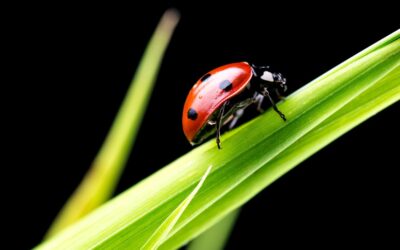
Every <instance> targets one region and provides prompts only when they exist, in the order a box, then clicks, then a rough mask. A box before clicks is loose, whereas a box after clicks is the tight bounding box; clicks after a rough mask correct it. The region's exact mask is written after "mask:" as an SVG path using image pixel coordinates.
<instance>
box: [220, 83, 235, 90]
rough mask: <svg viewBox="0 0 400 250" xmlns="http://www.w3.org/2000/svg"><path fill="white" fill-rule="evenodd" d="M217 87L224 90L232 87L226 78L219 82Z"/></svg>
mask: <svg viewBox="0 0 400 250" xmlns="http://www.w3.org/2000/svg"><path fill="white" fill-rule="evenodd" d="M219 88H220V89H223V90H224V91H229V90H231V89H232V83H231V82H230V81H228V80H225V81H223V82H221V83H220V84H219Z"/></svg>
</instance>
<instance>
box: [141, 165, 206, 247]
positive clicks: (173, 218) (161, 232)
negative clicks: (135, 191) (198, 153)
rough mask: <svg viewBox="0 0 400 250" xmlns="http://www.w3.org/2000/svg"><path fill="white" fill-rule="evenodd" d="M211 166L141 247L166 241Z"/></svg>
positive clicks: (156, 245)
mask: <svg viewBox="0 0 400 250" xmlns="http://www.w3.org/2000/svg"><path fill="white" fill-rule="evenodd" d="M210 170H211V166H209V167H208V169H207V171H206V172H205V174H204V175H203V177H202V178H201V179H200V181H199V184H197V186H196V187H195V188H194V189H193V191H192V192H191V193H190V194H189V196H188V197H186V199H185V200H184V201H182V203H181V204H179V206H178V207H177V208H176V209H175V210H174V211H173V212H172V213H171V214H170V215H169V216H168V217H167V218H166V219H165V220H164V222H163V223H162V224H161V225H160V226H159V227H158V228H157V229H156V231H155V232H154V233H153V235H152V236H151V237H150V238H149V240H148V241H147V242H146V243H145V244H144V245H143V247H142V248H141V249H143V250H145V249H146V250H147V249H157V248H158V246H159V245H161V243H162V242H163V241H164V239H165V238H166V237H167V235H168V234H169V232H171V230H172V228H173V227H174V226H175V224H176V222H177V221H178V219H179V218H180V217H181V215H182V213H183V212H184V211H185V209H186V208H187V206H189V204H190V202H191V201H192V200H193V198H194V196H195V195H196V194H197V192H198V191H199V190H200V188H201V186H202V185H203V183H204V181H205V180H206V178H207V175H208V174H209V173H210Z"/></svg>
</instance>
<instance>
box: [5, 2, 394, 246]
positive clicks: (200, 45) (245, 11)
mask: <svg viewBox="0 0 400 250" xmlns="http://www.w3.org/2000/svg"><path fill="white" fill-rule="evenodd" d="M141 4H143V3H141ZM265 4H266V5H265V6H261V5H260V3H257V2H251V1H245V2H241V3H237V4H236V3H229V4H228V3H225V5H222V6H217V5H216V4H215V2H214V3H206V2H201V3H186V4H183V3H181V2H177V1H170V2H164V3H154V2H148V3H144V4H143V5H141V6H139V5H136V6H135V5H132V6H117V5H116V4H114V5H113V6H110V5H102V6H100V5H99V4H96V5H93V6H80V5H74V6H72V5H70V6H67V5H65V6H61V5H60V6H48V5H46V6H34V7H35V9H30V8H31V7H32V6H22V7H23V8H22V7H21V6H18V7H17V8H16V9H14V10H15V12H16V15H14V16H12V17H10V18H8V19H7V22H6V25H7V27H8V28H9V29H8V31H10V33H9V35H7V36H5V37H6V40H7V41H10V43H9V44H8V45H7V47H5V49H6V51H7V52H9V54H10V55H11V56H10V60H9V61H8V66H11V67H10V70H9V71H8V68H7V70H6V71H8V72H6V73H11V75H12V78H10V80H8V81H7V83H8V84H5V85H6V86H9V87H11V91H10V92H9V93H10V95H9V96H8V97H9V98H4V99H3V101H5V105H3V107H5V113H4V114H5V115H6V119H5V120H4V121H5V124H6V125H9V126H8V127H7V129H5V130H4V132H5V136H4V138H7V139H8V138H9V140H4V141H3V142H5V144H6V145H5V148H6V150H4V151H3V155H4V162H3V164H4V165H3V168H4V170H5V171H4V172H3V175H2V176H3V178H4V180H3V182H2V184H3V185H4V188H3V193H4V194H5V195H4V203H3V204H4V205H3V206H4V207H5V208H6V209H7V210H8V212H7V213H6V214H5V215H6V216H5V217H6V218H5V219H6V221H7V222H8V221H10V223H9V224H7V235H9V236H8V237H7V240H6V241H7V242H6V244H11V245H10V246H13V249H27V248H31V247H33V246H35V245H36V244H37V243H39V242H40V240H41V237H42V236H43V234H44V233H45V231H46V229H47V228H48V226H49V225H50V223H51V221H52V220H53V219H54V217H55V215H56V214H57V212H58V210H59V209H60V208H61V206H62V205H63V203H64V202H65V200H66V199H67V197H69V195H70V194H71V192H72V191H73V190H74V188H75V187H76V186H77V185H78V184H79V182H80V180H81V178H82V176H83V175H84V173H85V172H86V171H87V169H88V167H89V166H90V164H91V161H92V159H93V158H94V156H95V155H96V152H97V151H98V149H99V148H100V146H101V143H102V141H103V139H104V137H105V135H106V134H107V131H108V129H109V127H110V125H111V124H112V121H113V118H114V116H115V114H116V112H117V110H118V107H119V105H120V103H121V101H122V99H123V97H124V94H125V92H126V90H127V88H128V86H129V83H130V79H131V77H132V75H133V74H134V71H135V69H136V66H137V65H138V62H139V60H140V57H141V55H142V53H143V50H144V48H145V46H146V43H147V42H148V40H149V38H150V36H151V34H152V32H153V31H154V28H155V26H156V24H157V22H158V20H159V18H160V16H161V15H162V13H163V11H164V10H165V9H166V8H168V7H170V6H174V7H176V8H178V9H179V10H180V12H181V15H182V18H181V21H180V23H179V25H178V27H177V29H176V32H175V34H174V36H173V38H172V40H171V44H170V46H169V48H168V50H167V52H166V55H165V58H164V60H163V64H162V67H161V71H160V74H159V76H158V80H157V84H156V87H155V89H154V92H153V95H152V98H151V101H150V105H149V107H148V111H147V112H146V115H145V117H144V121H143V124H142V126H141V129H140V132H139V135H138V137H137V141H136V144H135V146H134V148H133V151H132V153H131V158H130V160H129V162H128V165H127V168H126V170H125V172H124V174H123V177H122V180H121V183H120V185H119V186H118V189H117V193H119V192H121V191H123V190H125V189H127V188H129V187H130V186H132V185H133V184H135V183H136V182H138V181H139V180H141V179H143V178H145V177H146V176H148V175H150V174H151V173H153V172H155V171H157V170H158V169H160V168H161V167H163V166H164V165H166V164H167V163H169V162H171V161H172V160H174V159H176V158H178V157H179V156H181V155H183V154H184V153H186V152H188V151H189V150H190V149H191V146H190V145H189V144H188V143H187V141H186V139H185V137H184V136H183V133H182V129H181V110H182V106H183V103H184V100H185V98H186V94H187V92H188V90H189V89H190V87H191V86H192V84H193V83H194V82H195V81H196V80H197V79H198V78H199V77H200V76H201V75H203V74H204V73H205V72H207V71H209V70H211V69H213V68H215V67H217V66H220V65H223V64H226V63H230V62H235V61H251V62H255V63H258V64H267V65H271V66H272V67H273V68H275V69H276V70H277V71H279V72H281V73H283V74H284V75H285V76H286V77H287V79H288V85H289V93H291V92H293V91H295V90H296V89H298V88H299V87H301V86H303V85H304V84H306V83H307V82H309V81H311V80H312V79H314V78H315V77H317V76H319V75H320V74H322V73H324V72H326V71H327V70H329V69H331V68H332V67H334V66H335V65H337V64H338V63H340V62H342V61H344V60H345V59H347V58H349V57H351V56H352V55H354V54H355V53H357V52H359V51H361V50H362V49H364V48H366V47H367V46H369V45H370V44H372V43H374V42H376V41H378V40H379V39H381V38H383V37H384V36H386V35H388V34H390V33H391V32H393V31H395V30H396V29H397V28H398V20H396V18H395V17H396V14H394V13H391V11H393V10H394V9H396V8H395V7H394V6H390V5H384V4H381V6H382V7H381V8H379V7H378V6H368V4H364V6H357V7H356V8H350V7H349V6H348V5H345V4H339V3H335V4H333V3H324V5H315V4H310V5H307V4H305V3H302V4H301V6H294V5H292V4H290V3H283V2H280V3H274V2H265ZM398 115H399V106H398V104H396V105H393V106H391V107H390V108H388V109H386V110H384V111H382V112H381V113H379V114H378V115H376V116H375V117H373V118H371V119H369V120H368V121H367V122H366V123H364V124H362V125H360V126H358V127H357V128H355V129H354V130H352V131H351V132H349V133H347V134H346V135H344V136H342V137H341V138H340V139H338V140H337V141H335V142H334V143H332V144H331V145H329V146H328V147H326V148H325V149H323V150H321V151H320V152H318V153H317V154H316V155H314V156H312V157H311V158H310V159H308V160H306V161H305V162H303V163H302V164H301V165H299V166H298V167H296V169H294V170H293V171H291V172H290V173H288V174H286V175H285V176H284V177H282V178H281V179H279V180H278V181H276V182H275V183H274V184H272V185H271V186H270V187H268V188H267V189H266V190H265V191H263V192H262V193H260V194H259V195H257V196H256V197H255V198H254V199H253V200H251V201H250V202H249V203H247V204H246V205H245V206H244V208H243V209H242V213H241V215H240V218H239V220H238V221H237V226H236V227H235V228H234V230H233V233H232V235H231V238H230V239H229V243H228V245H227V249H241V247H240V246H247V248H246V249H253V248H254V249H258V248H264V246H265V247H268V248H272V249H273V248H274V247H273V246H277V247H278V248H283V247H284V246H296V247H312V246H315V247H318V248H324V247H327V246H344V245H348V244H351V245H354V246H371V244H377V245H379V246H382V245H381V244H388V245H391V244H397V240H396V237H397V238H398V234H396V232H395V231H394V230H392V229H391V228H390V227H391V226H397V225H398V224H397V223H398V211H399V207H398V205H397V204H396V202H397V200H398V196H399V192H398V191H399V182H398V177H399V176H398V175H397V174H396V172H397V171H396V170H397V169H396V168H398V167H399V163H398V159H397V157H396V153H398V146H396V145H392V143H396V140H397V139H399V133H398V128H399V121H398ZM171 145H172V146H171ZM397 233H398V232H397ZM15 239H17V240H15Z"/></svg>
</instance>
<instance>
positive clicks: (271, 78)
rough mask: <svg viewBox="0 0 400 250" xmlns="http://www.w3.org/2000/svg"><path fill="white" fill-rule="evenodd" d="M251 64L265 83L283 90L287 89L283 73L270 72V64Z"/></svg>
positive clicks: (256, 75) (254, 71)
mask: <svg viewBox="0 0 400 250" xmlns="http://www.w3.org/2000/svg"><path fill="white" fill-rule="evenodd" d="M251 66H252V68H253V74H254V76H255V77H256V78H258V79H260V80H261V81H262V82H264V83H265V85H267V86H273V87H275V88H277V87H278V88H280V89H282V91H283V92H285V91H286V90H287V85H286V79H285V78H284V77H283V76H282V74H281V73H273V72H270V71H269V66H256V65H254V64H252V65H251ZM263 85H264V84H263Z"/></svg>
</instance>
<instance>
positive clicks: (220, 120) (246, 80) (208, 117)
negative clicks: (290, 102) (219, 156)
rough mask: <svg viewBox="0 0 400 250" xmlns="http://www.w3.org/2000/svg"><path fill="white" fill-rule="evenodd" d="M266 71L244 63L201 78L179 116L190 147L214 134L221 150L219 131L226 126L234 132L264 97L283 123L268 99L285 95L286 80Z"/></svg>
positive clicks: (234, 64)
mask: <svg viewBox="0 0 400 250" xmlns="http://www.w3.org/2000/svg"><path fill="white" fill-rule="evenodd" d="M267 69H268V67H257V66H254V65H251V66H250V65H249V64H248V63H247V62H238V63H231V64H227V65H224V66H221V67H219V68H216V69H214V70H212V71H210V72H208V73H207V74H205V75H204V76H202V77H201V78H200V79H199V80H198V81H197V82H196V84H195V85H194V86H193V87H192V89H191V90H190V92H189V94H188V96H187V98H186V102H185V106H184V108H183V114H182V125H183V132H184V133H185V136H186V138H187V139H188V141H189V142H190V143H191V144H192V145H195V144H198V143H201V142H202V141H204V140H205V139H206V138H208V137H209V136H211V135H212V134H213V133H215V132H216V137H217V138H216V140H217V146H218V148H219V149H221V144H220V134H221V127H222V126H223V125H225V124H227V123H229V122H230V124H229V129H231V128H233V127H234V126H235V124H236V122H237V120H238V119H239V118H240V117H241V116H242V115H243V112H244V109H246V108H247V107H248V106H249V105H250V104H253V103H255V104H257V109H258V110H259V111H262V109H261V104H262V101H263V99H264V97H267V98H268V99H269V101H270V102H271V104H272V107H273V109H274V110H275V111H276V112H277V113H278V114H279V115H280V117H281V118H282V119H283V120H284V121H286V118H285V115H284V114H283V113H282V112H280V111H279V110H278V108H277V107H276V105H275V102H274V101H273V99H272V98H271V96H270V93H269V90H274V91H275V93H276V94H277V96H278V97H280V98H281V95H280V93H279V89H282V90H283V91H286V88H287V87H286V79H285V78H283V77H282V75H281V74H280V73H272V72H269V71H268V70H267Z"/></svg>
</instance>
